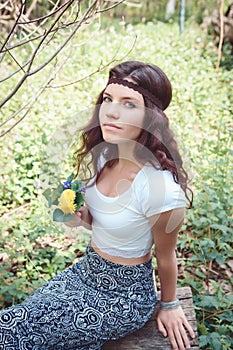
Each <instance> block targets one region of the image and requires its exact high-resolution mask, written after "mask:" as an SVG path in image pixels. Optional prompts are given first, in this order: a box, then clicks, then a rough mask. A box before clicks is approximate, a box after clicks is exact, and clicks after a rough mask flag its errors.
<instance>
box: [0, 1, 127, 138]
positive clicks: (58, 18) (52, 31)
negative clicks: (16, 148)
mask: <svg viewBox="0 0 233 350" xmlns="http://www.w3.org/2000/svg"><path fill="white" fill-rule="evenodd" d="M124 1H125V0H115V1H114V3H113V4H112V5H111V6H109V7H103V8H101V5H102V4H103V5H104V6H105V5H106V1H102V0H95V1H92V3H91V4H90V5H89V7H88V8H87V9H86V10H85V12H84V13H83V15H82V16H81V18H79V15H80V0H67V1H66V2H65V3H63V4H62V5H60V6H59V5H58V4H59V1H58V0H57V1H56V3H55V4H54V3H53V2H52V4H53V5H54V6H53V8H52V10H51V11H50V12H49V14H48V15H45V16H43V17H41V18H37V20H38V23H39V25H38V26H37V27H36V26H35V27H31V25H32V24H33V23H34V22H35V21H34V20H27V18H28V16H29V15H30V12H31V11H32V9H33V6H35V4H36V0H34V2H33V3H32V5H31V7H30V8H29V10H28V12H27V13H26V15H25V14H24V12H25V3H26V1H25V0H21V6H20V8H19V7H16V8H15V10H14V12H15V13H16V19H15V23H14V25H13V27H12V28H11V30H10V33H9V34H8V36H7V38H6V40H5V42H4V43H3V45H2V49H1V52H2V54H3V55H4V54H6V53H8V54H9V55H10V56H11V58H12V60H13V61H15V62H16V64H17V66H18V67H19V69H18V68H17V69H16V70H15V71H14V72H13V73H10V74H9V75H8V76H6V77H5V78H3V79H2V80H1V82H4V81H6V80H8V79H10V78H12V77H13V76H14V75H15V74H17V73H19V72H22V73H23V75H22V76H21V78H20V79H19V80H18V82H17V83H16V85H15V87H14V88H13V89H12V90H11V91H10V92H9V93H8V95H7V96H6V97H5V98H4V99H3V100H2V101H1V103H0V108H2V107H3V106H5V104H6V103H7V102H8V101H10V100H11V98H12V97H13V96H14V95H15V94H16V93H17V92H18V91H19V90H20V88H21V87H22V86H23V85H24V83H25V81H26V80H27V79H28V78H29V77H31V76H33V75H35V74H37V73H39V72H40V71H42V70H43V69H44V68H45V67H46V66H48V65H49V64H50V63H51V62H52V61H53V60H55V59H56V58H57V57H58V55H60V53H61V52H62V51H63V49H64V48H65V47H66V46H67V45H68V43H69V42H70V41H71V39H72V38H73V37H74V35H75V34H76V33H77V31H78V30H79V29H80V27H81V26H82V25H83V24H87V23H88V24H90V23H91V22H90V20H93V19H95V17H96V15H98V17H99V16H100V13H102V12H104V11H108V10H110V9H112V8H114V7H116V6H117V5H119V4H121V3H123V2H124ZM10 3H11V2H10ZM10 10H11V11H12V9H10ZM14 17H15V15H14ZM51 18H52V21H50V23H51V24H50V26H49V27H48V28H47V29H45V30H43V33H42V26H43V25H44V24H47V21H48V20H49V19H51ZM22 19H23V20H22ZM17 26H18V27H17ZM68 27H71V28H72V29H71V30H70V31H69V33H68V35H66V36H65V39H64V40H63V42H62V43H61V44H60V46H59V47H58V48H57V49H56V50H55V51H54V52H53V53H52V54H51V55H50V57H48V58H47V60H46V61H45V62H43V63H42V64H40V65H39V66H37V67H34V64H35V59H36V58H37V57H38V56H39V54H40V52H41V51H42V50H43V49H44V48H45V47H46V46H47V45H48V44H51V43H52V42H53V40H54V37H55V35H56V34H57V33H58V32H59V31H60V30H62V29H67V28H68ZM18 28H25V29H27V30H28V32H29V34H27V37H26V40H24V41H21V42H20V41H18V42H17V43H16V44H14V45H12V46H10V45H9V42H10V40H11V38H12V37H13V35H14V34H15V32H16V30H18ZM22 33H24V32H23V31H22ZM36 40H39V42H37V43H36V44H35V46H33V52H32V54H31V55H30V57H29V59H27V61H26V62H24V63H22V64H21V63H20V62H19V60H18V58H17V56H16V55H15V54H13V53H12V52H11V50H13V49H14V48H16V47H19V46H22V45H24V44H28V43H32V42H33V41H36ZM84 44H85V43H84ZM114 61H116V58H115V57H114V58H113V59H112V60H111V61H110V62H109V63H108V64H106V65H105V66H103V67H101V66H99V67H98V68H97V69H96V70H95V71H94V72H92V73H91V74H89V75H88V76H87V77H83V78H81V79H80V80H77V81H75V82H72V83H69V84H68V85H71V84H74V83H77V82H78V81H81V80H84V79H86V78H88V77H89V76H91V75H93V74H95V73H96V72H100V71H102V70H104V69H106V67H107V66H109V64H111V63H112V62H114ZM63 65H64V63H63V64H62V66H63ZM62 66H61V67H62ZM61 67H60V69H61ZM55 75H56V72H55V70H53V71H52V73H51V76H50V78H49V79H47V80H46V82H45V83H44V84H43V85H42V86H41V87H40V88H39V90H38V91H37V93H36V96H35V97H34V98H33V99H32V100H31V101H30V102H28V103H27V104H26V105H24V106H23V107H21V108H20V109H19V110H18V111H16V112H15V113H14V114H13V115H12V116H10V117H9V118H8V119H6V120H5V121H3V122H2V124H1V125H0V127H1V126H4V125H5V124H7V123H8V122H10V121H12V119H14V118H16V116H17V115H18V114H19V113H21V112H22V111H23V110H25V109H26V112H25V113H24V114H23V116H22V117H20V118H19V119H18V120H17V121H16V122H15V123H14V124H13V125H12V126H11V127H9V128H8V129H7V130H6V131H4V132H3V133H2V134H1V135H0V136H4V135H6V133H8V132H9V131H11V130H12V129H13V128H14V127H15V126H16V125H18V124H19V123H20V121H21V120H23V119H24V118H25V116H26V115H27V114H28V112H29V111H30V110H31V108H32V106H33V104H34V103H35V102H36V100H37V99H38V98H39V96H40V95H41V93H42V92H43V91H44V90H45V89H46V88H47V87H48V86H49V85H50V83H51V81H52V80H53V79H54V77H55ZM49 87H52V86H49Z"/></svg>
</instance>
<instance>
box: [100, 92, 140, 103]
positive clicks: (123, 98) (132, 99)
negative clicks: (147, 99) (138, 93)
mask: <svg viewBox="0 0 233 350" xmlns="http://www.w3.org/2000/svg"><path fill="white" fill-rule="evenodd" d="M103 95H107V96H108V97H112V95H111V94H109V93H108V92H105V91H104V93H103ZM121 99H122V100H131V101H136V102H138V103H140V102H141V101H139V99H138V98H137V97H132V96H124V97H122V98H121Z"/></svg>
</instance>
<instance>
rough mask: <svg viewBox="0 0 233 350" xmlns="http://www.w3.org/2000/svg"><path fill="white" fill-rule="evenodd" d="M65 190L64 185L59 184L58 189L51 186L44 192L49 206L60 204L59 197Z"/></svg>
mask: <svg viewBox="0 0 233 350" xmlns="http://www.w3.org/2000/svg"><path fill="white" fill-rule="evenodd" d="M63 190H64V187H63V185H62V184H59V185H58V187H57V188H56V189H54V190H52V189H51V188H48V189H47V190H45V191H44V192H43V193H42V194H43V196H44V197H45V198H46V199H47V201H48V206H49V207H51V205H57V204H58V198H59V197H60V195H61V194H62V192H63Z"/></svg>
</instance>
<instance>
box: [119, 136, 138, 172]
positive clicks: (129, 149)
mask: <svg viewBox="0 0 233 350" xmlns="http://www.w3.org/2000/svg"><path fill="white" fill-rule="evenodd" d="M134 148H135V142H125V143H121V144H118V151H119V161H118V166H119V167H120V168H125V167H129V166H130V167H132V165H133V166H137V167H138V166H139V167H141V163H140V162H139V161H138V160H137V159H136V158H135V156H134Z"/></svg>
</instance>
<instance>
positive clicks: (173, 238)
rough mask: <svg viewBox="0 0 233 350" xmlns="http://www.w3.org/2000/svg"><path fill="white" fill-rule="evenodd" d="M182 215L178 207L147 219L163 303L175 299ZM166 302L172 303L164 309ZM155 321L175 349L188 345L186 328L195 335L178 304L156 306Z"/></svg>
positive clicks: (182, 209) (187, 346)
mask: <svg viewBox="0 0 233 350" xmlns="http://www.w3.org/2000/svg"><path fill="white" fill-rule="evenodd" d="M184 214H185V208H179V209H174V210H170V211H168V212H165V213H162V214H159V215H156V216H153V217H151V218H150V223H151V226H152V232H153V237H154V243H155V255H156V260H157V265H158V274H159V279H160V285H161V301H162V302H164V303H169V302H173V301H175V300H176V288H177V261H176V252H175V249H176V244H177V237H178V232H179V229H180V227H181V226H182V223H183V219H184ZM166 305H170V306H171V304H165V309H166ZM157 323H158V329H159V331H160V332H161V333H162V334H163V335H164V336H165V337H166V336H168V337H169V340H170V342H171V345H172V348H173V349H174V350H184V349H189V348H190V342H189V338H188V335H187V332H186V331H188V333H189V334H190V336H191V337H192V338H194V337H195V334H194V331H193V329H192V327H191V326H190V324H189V323H188V321H187V319H186V317H185V315H184V312H183V310H182V308H181V306H177V307H176V308H175V309H173V308H172V309H170V310H162V309H159V311H158V315H157Z"/></svg>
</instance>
